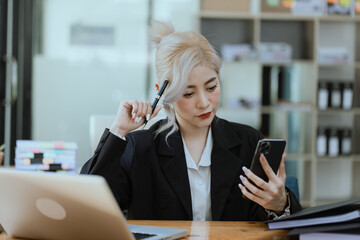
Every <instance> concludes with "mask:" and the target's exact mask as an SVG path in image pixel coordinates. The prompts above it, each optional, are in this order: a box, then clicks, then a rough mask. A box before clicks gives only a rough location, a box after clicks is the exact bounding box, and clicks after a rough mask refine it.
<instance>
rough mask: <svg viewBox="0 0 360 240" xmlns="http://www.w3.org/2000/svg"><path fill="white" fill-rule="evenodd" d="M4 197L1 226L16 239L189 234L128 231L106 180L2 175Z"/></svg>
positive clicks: (150, 229) (5, 172)
mask: <svg viewBox="0 0 360 240" xmlns="http://www.w3.org/2000/svg"><path fill="white" fill-rule="evenodd" d="M0 192H1V193H0V224H1V225H2V226H3V228H4V230H5V231H6V233H7V234H8V235H10V236H13V237H22V238H33V239H59V240H61V239H66V240H68V239H77V240H81V239H87V240H90V239H122V240H128V239H129V240H133V239H149V240H150V239H151V240H152V239H177V238H181V237H184V236H186V232H187V231H186V230H185V229H176V228H165V227H152V226H141V225H128V224H127V222H126V220H125V218H124V216H123V214H122V212H121V210H120V208H119V206H118V204H117V202H116V200H115V198H114V197H113V194H112V192H111V190H110V188H109V187H108V185H107V183H106V180H105V179H104V178H103V177H101V176H95V175H66V174H59V173H44V172H24V171H18V170H8V169H6V170H5V169H1V170H0ZM132 231H134V232H132ZM136 236H138V238H136Z"/></svg>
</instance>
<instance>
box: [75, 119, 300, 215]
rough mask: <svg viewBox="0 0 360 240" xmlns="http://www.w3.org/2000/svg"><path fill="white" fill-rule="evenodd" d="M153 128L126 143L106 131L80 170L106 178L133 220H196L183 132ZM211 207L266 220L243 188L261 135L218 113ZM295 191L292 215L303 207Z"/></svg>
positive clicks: (218, 211) (135, 134)
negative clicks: (242, 181) (247, 197)
mask: <svg viewBox="0 0 360 240" xmlns="http://www.w3.org/2000/svg"><path fill="white" fill-rule="evenodd" d="M163 121H164V120H160V121H159V122H157V123H155V124H154V125H153V126H152V127H151V128H150V129H149V130H140V131H134V132H132V133H129V134H128V135H127V136H126V139H127V141H124V140H122V139H120V138H118V137H116V136H115V135H113V134H111V133H110V132H109V130H107V129H106V130H105V132H104V133H103V135H102V137H101V140H100V143H99V145H98V147H97V149H96V150H95V154H94V156H93V157H92V158H91V159H90V160H89V161H87V162H86V163H85V165H84V166H83V168H82V170H81V173H86V174H97V175H102V176H104V177H105V178H106V180H107V182H108V184H109V186H110V188H111V190H112V192H113V194H114V196H115V198H116V200H117V202H118V203H119V205H120V207H121V209H122V210H128V218H129V219H153V220H158V219H159V220H192V219H193V216H192V206H191V193H190V185H189V180H188V174H187V166H186V160H185V155H184V149H183V143H182V139H181V135H180V131H177V132H175V133H174V134H172V135H170V136H169V137H168V139H167V142H166V139H165V138H166V134H167V133H168V131H165V132H162V133H160V134H158V135H157V136H156V137H155V138H154V136H155V131H156V130H157V129H158V128H159V126H160V125H161V124H162V123H163ZM211 129H212V135H213V149H212V153H211V211H212V220H214V221H217V220H228V221H231V220H232V221H245V220H257V221H263V220H267V214H266V212H265V210H264V208H263V207H261V206H260V205H258V204H256V203H254V202H252V201H251V200H248V199H244V198H243V197H242V193H241V191H240V189H239V187H238V184H239V183H240V179H239V176H240V174H242V175H243V176H245V175H244V173H243V171H242V169H241V168H242V166H246V167H247V168H249V167H250V164H251V160H252V157H253V154H254V152H255V148H256V144H257V141H258V140H259V139H261V138H262V135H261V134H260V133H259V132H258V131H257V130H255V129H253V128H251V127H249V126H245V125H242V124H237V123H231V122H228V121H226V120H223V119H220V118H217V117H215V119H214V120H213V122H212V124H211ZM289 194H290V199H291V213H294V212H297V211H299V210H300V209H301V206H300V204H299V202H298V201H297V199H296V197H295V195H294V194H293V193H291V192H290V193H289Z"/></svg>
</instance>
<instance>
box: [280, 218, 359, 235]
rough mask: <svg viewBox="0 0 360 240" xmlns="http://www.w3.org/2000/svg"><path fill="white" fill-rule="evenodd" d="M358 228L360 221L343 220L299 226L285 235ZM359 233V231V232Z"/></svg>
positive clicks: (347, 230)
mask: <svg viewBox="0 0 360 240" xmlns="http://www.w3.org/2000/svg"><path fill="white" fill-rule="evenodd" d="M356 230H357V231H359V230H360V221H359V220H357V221H356V222H354V221H350V222H344V223H333V224H326V225H317V226H308V227H299V228H295V229H293V230H291V231H290V232H289V233H288V234H287V235H289V236H292V235H299V234H306V233H315V232H353V231H356ZM359 233H360V232H359Z"/></svg>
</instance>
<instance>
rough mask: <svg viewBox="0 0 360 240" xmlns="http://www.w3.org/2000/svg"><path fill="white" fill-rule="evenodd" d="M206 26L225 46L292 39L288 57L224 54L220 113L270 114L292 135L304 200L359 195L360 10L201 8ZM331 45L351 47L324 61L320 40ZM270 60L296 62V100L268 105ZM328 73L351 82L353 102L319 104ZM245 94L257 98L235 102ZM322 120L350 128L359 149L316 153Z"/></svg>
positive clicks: (250, 120) (248, 120)
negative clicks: (304, 12) (340, 57)
mask: <svg viewBox="0 0 360 240" xmlns="http://www.w3.org/2000/svg"><path fill="white" fill-rule="evenodd" d="M199 29H200V32H201V33H202V34H203V35H204V36H205V37H206V38H207V39H208V40H209V41H210V43H211V44H213V45H214V47H215V48H216V49H217V50H219V52H220V50H221V46H222V45H223V44H243V43H245V44H251V45H252V46H258V44H259V43H261V42H285V43H288V44H289V45H290V46H292V50H293V53H292V59H291V61H289V62H284V63H272V62H260V61H258V60H251V61H224V62H223V68H222V72H221V81H222V91H223V99H222V102H221V108H220V109H219V115H220V116H223V117H225V118H228V119H229V120H232V121H238V122H241V123H245V124H249V125H251V126H254V127H256V128H258V129H260V126H261V116H262V115H267V116H269V119H270V134H269V136H270V137H272V138H286V139H287V140H288V146H287V152H288V154H287V163H286V166H287V174H288V175H289V174H290V175H295V176H296V177H297V178H298V180H299V187H300V196H301V203H302V205H303V206H305V207H307V206H314V205H319V204H323V203H329V202H334V201H339V200H344V199H350V198H355V197H360V187H359V186H360V148H359V147H358V146H359V145H360V94H359V93H360V17H359V16H356V17H354V16H294V15H292V14H288V13H257V14H251V13H249V12H227V11H223V12H220V11H201V12H200V14H199ZM340 35H341V36H346V37H345V38H344V37H341V38H340V37H339V36H340ZM340 39H342V40H341V41H342V42H339V41H340ZM343 39H344V40H343ZM331 46H341V47H345V48H347V49H348V52H349V54H350V60H349V62H345V63H336V64H327V63H326V64H325V63H321V62H318V50H319V47H331ZM264 67H269V68H274V67H277V68H284V69H285V68H291V73H292V74H293V75H291V77H292V78H291V79H293V78H294V79H297V80H296V81H293V82H291V87H292V88H295V90H294V89H292V90H291V91H294V93H295V95H296V96H295V97H294V98H292V99H290V102H287V103H286V104H282V103H280V104H278V103H276V104H270V105H268V106H262V105H261V100H262V94H263V84H264V82H263V81H264V80H263V74H264V73H263V71H264ZM323 80H326V81H328V80H331V81H349V82H351V83H352V84H353V93H354V94H353V96H354V99H353V106H352V108H351V109H348V110H342V109H331V108H330V109H326V110H319V109H318V107H317V106H318V103H317V98H318V83H319V82H320V81H323ZM294 84H295V85H296V86H295V85H294ZM294 86H295V87H294ZM239 98H245V99H250V100H254V101H255V102H256V101H258V105H256V104H255V107H251V108H245V107H239V106H233V105H236V104H234V102H236V99H239ZM319 126H326V127H332V126H336V127H349V128H351V129H352V154H351V155H344V156H342V155H339V156H336V157H329V156H321V157H320V156H317V151H316V149H317V141H316V140H317V130H318V127H319Z"/></svg>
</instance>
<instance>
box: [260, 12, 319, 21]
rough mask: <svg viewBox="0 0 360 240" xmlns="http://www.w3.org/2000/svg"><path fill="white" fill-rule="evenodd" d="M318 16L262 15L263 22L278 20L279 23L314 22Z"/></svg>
mask: <svg viewBox="0 0 360 240" xmlns="http://www.w3.org/2000/svg"><path fill="white" fill-rule="evenodd" d="M316 18H317V17H316V16H306V15H293V14H289V13H261V16H259V19H261V20H278V21H313V20H314V19H316Z"/></svg>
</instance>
